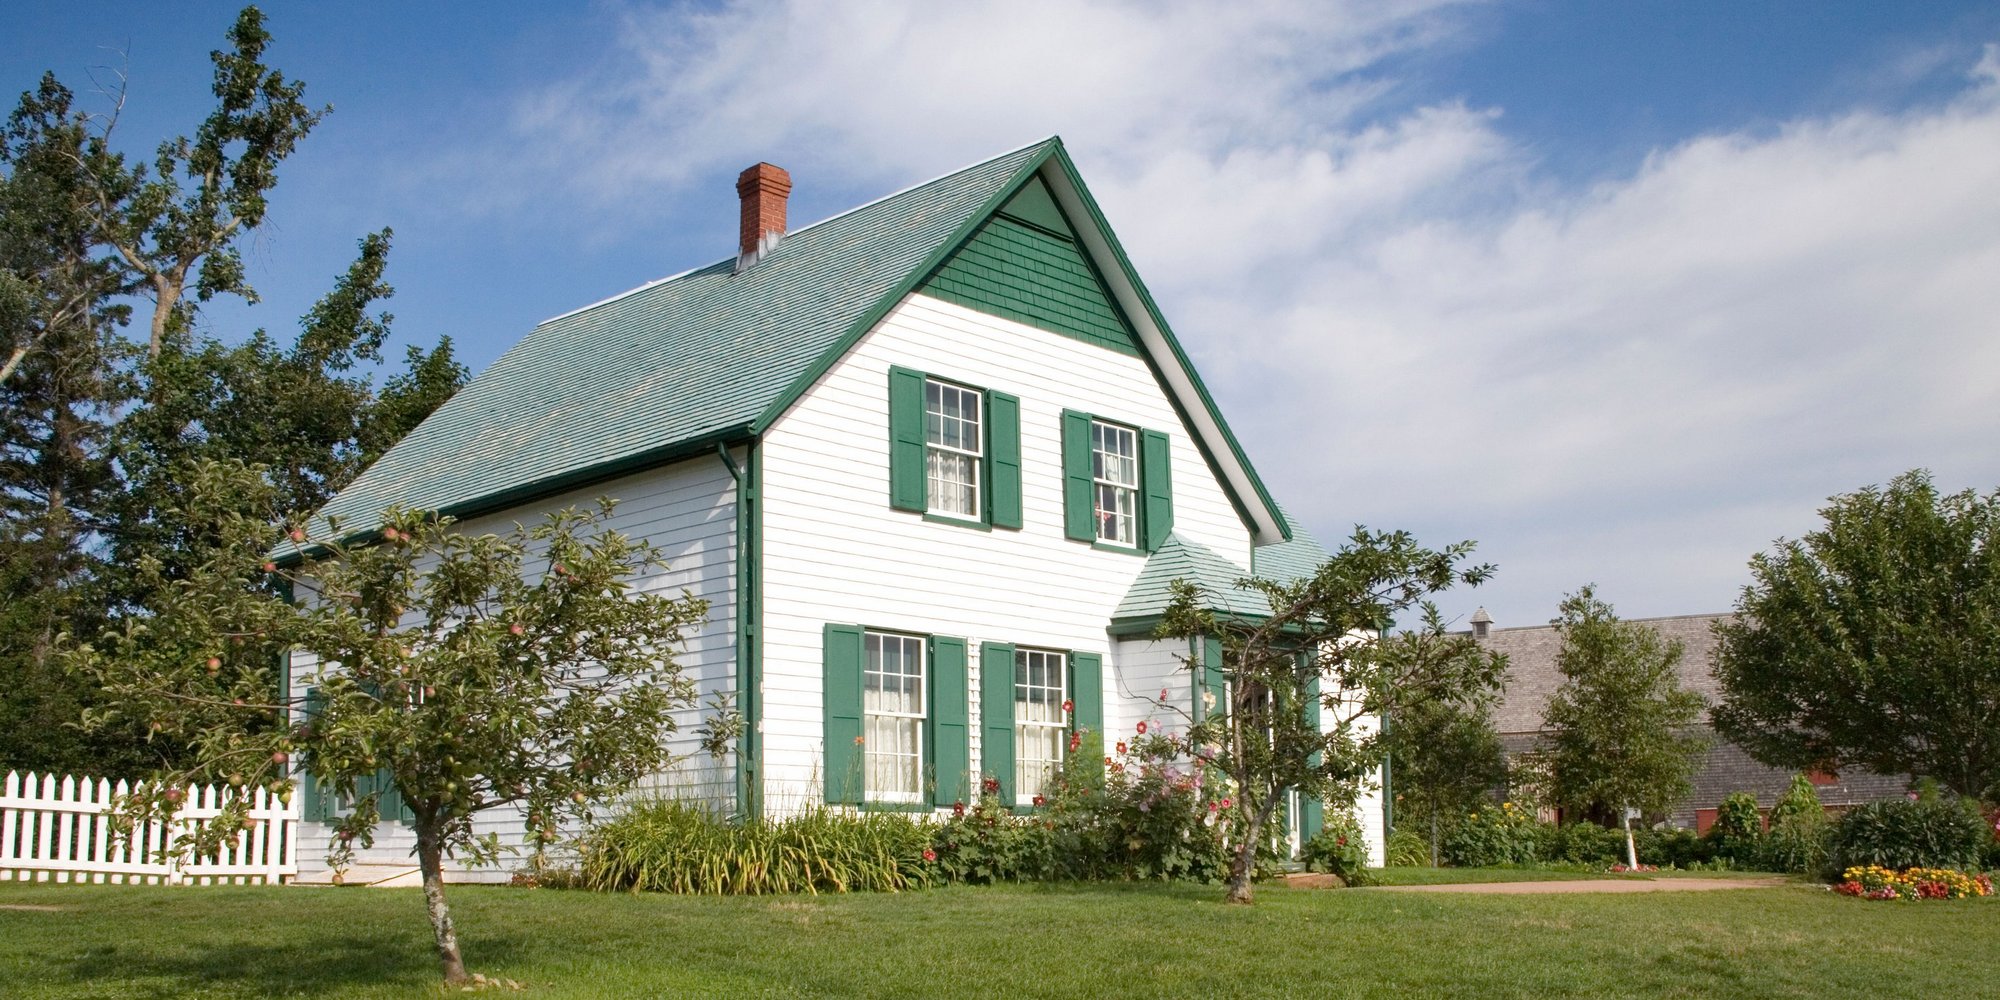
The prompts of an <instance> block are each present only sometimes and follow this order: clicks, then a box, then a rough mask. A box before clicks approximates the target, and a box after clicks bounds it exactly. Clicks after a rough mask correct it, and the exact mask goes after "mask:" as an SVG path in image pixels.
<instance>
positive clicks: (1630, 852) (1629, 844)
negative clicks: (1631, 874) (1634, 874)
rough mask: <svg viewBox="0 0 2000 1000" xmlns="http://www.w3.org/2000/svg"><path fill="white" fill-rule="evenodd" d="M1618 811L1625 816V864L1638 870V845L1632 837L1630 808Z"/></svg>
mask: <svg viewBox="0 0 2000 1000" xmlns="http://www.w3.org/2000/svg"><path fill="white" fill-rule="evenodd" d="M1619 811H1620V812H1622V813H1623V814H1624V816H1625V866H1626V867H1628V868H1630V869H1632V870H1633V871H1638V870H1639V845H1638V843H1637V842H1636V841H1634V840H1633V839H1632V810H1630V809H1621V810H1619Z"/></svg>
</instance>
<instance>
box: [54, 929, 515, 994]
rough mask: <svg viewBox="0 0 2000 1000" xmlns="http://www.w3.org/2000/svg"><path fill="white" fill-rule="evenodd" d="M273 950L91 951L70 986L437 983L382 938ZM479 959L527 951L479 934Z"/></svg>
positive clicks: (307, 990) (315, 988) (231, 989)
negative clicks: (166, 952) (483, 955)
mask: <svg viewBox="0 0 2000 1000" xmlns="http://www.w3.org/2000/svg"><path fill="white" fill-rule="evenodd" d="M274 937H275V938H277V940H273V941H272V942H270V943H268V944H253V943H248V942H242V943H235V942H232V943H227V944H219V943H212V942H205V941H196V942H189V943H188V944H187V945H186V946H185V948H184V950H182V951H180V952H179V953H177V954H173V955H164V954H159V953H157V952H154V951H153V950H151V949H144V948H143V946H133V945H127V946H123V947H120V946H116V945H113V946H109V947H93V948H91V949H89V950H88V951H86V952H84V953H83V954H81V955H79V956H77V958H76V959H75V960H74V961H73V962H71V963H70V964H69V969H68V970H67V971H68V975H67V977H66V980H67V981H68V982H70V983H73V984H76V985H80V986H87V987H91V988H92V995H100V994H99V993H98V992H97V991H98V990H103V991H104V992H103V993H102V994H101V995H105V996H110V995H114V994H115V995H124V993H123V991H124V990H130V989H133V988H135V987H137V986H139V985H140V984H142V983H143V984H145V986H146V987H148V988H149V989H157V990H160V991H161V992H179V991H180V990H189V991H192V990H194V989H196V988H203V989H215V988H218V987H219V988H222V989H223V990H224V991H226V992H228V993H231V994H237V993H240V994H242V995H246V996H277V995H297V994H301V993H303V994H320V993H330V992H341V991H343V990H344V989H349V988H365V987H379V986H388V985H399V986H405V987H412V986H416V987H420V986H427V985H432V984H435V983H437V982H438V981H439V976H438V963H437V958H436V957H435V953H434V952H433V951H432V949H431V945H430V941H429V940H428V938H426V939H425V940H424V941H422V942H421V943H416V942H412V941H410V940H409V939H408V938H407V937H404V936H400V935H391V934H385V933H374V934H370V933H367V932H355V933H346V934H339V933H336V934H326V935H319V934H315V935H314V936H312V937H311V938H310V939H309V940H301V939H298V938H295V937H294V938H290V939H286V938H287V937H288V936H287V935H284V934H283V932H282V929H281V930H280V932H279V933H278V934H275V935H274ZM467 945H468V947H470V948H477V949H478V951H479V953H480V954H485V955H504V954H511V953H515V952H517V951H519V950H521V949H524V948H526V947H528V946H529V942H528V941H527V940H526V939H525V938H522V937H518V936H513V935H508V936H501V937H490V936H486V935H480V936H479V937H478V938H477V939H476V940H473V941H468V942H467Z"/></svg>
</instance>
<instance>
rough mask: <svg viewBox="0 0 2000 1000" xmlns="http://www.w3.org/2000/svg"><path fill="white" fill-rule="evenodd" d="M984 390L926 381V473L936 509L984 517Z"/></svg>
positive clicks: (961, 515)
mask: <svg viewBox="0 0 2000 1000" xmlns="http://www.w3.org/2000/svg"><path fill="white" fill-rule="evenodd" d="M982 395H983V394H982V393H980V392H978V391H976V390H972V389H967V388H964V387H962V386H956V385H952V384H951V383H949V382H940V381H938V380H936V379H926V380H924V472H925V480H926V486H927V488H928V494H927V500H928V501H929V509H930V511H931V512H933V513H938V514H950V515H952V516H955V517H964V518H968V519H971V520H975V521H976V520H978V519H979V518H980V515H981V514H982V512H983V511H984V508H982V507H981V506H980V498H979V490H980V478H981V477H980V474H979V472H980V468H981V466H982V465H983V462H982V461H981V460H982V459H983V458H984V457H985V441H986V437H985V434H984V432H983V431H982V429H981V421H982V415H981V410H982V409H983V408H984V407H983V406H982V405H981V403H982V398H981V397H982Z"/></svg>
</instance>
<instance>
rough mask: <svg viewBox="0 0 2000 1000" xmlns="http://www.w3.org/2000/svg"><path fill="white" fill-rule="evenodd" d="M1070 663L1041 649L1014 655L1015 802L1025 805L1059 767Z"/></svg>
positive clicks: (1066, 717) (1065, 731) (1066, 727)
mask: <svg viewBox="0 0 2000 1000" xmlns="http://www.w3.org/2000/svg"><path fill="white" fill-rule="evenodd" d="M1068 660H1069V658H1068V657H1067V656H1066V655H1064V654H1062V653H1058V652H1051V651H1049V650H1042V649H1017V650H1015V651H1014V747H1015V751H1014V798H1015V801H1016V802H1018V803H1019V804H1022V805H1026V804H1028V803H1031V802H1033V801H1034V800H1035V796H1037V795H1041V794H1043V792H1044V790H1045V789H1046V787H1047V784H1048V781H1049V779H1050V777H1051V776H1052V775H1054V774H1055V772H1056V770H1057V769H1058V768H1060V767H1062V760H1063V746H1064V743H1065V741H1066V740H1067V739H1068V734H1069V712H1068V711H1067V710H1065V709H1064V708H1063V705H1064V703H1066V702H1067V701H1069V697H1070V696H1069V687H1068V674H1069V662H1068Z"/></svg>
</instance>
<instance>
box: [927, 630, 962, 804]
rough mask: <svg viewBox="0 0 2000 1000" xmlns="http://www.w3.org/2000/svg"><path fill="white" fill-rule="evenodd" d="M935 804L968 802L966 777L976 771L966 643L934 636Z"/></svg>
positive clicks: (932, 722)
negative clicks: (974, 766) (966, 664)
mask: <svg viewBox="0 0 2000 1000" xmlns="http://www.w3.org/2000/svg"><path fill="white" fill-rule="evenodd" d="M930 707H931V713H930V714H931V735H930V747H931V771H932V774H933V776H934V777H933V784H932V791H931V801H932V802H934V803H936V804H937V805H941V806H948V805H951V804H952V803H954V802H963V801H965V775H966V772H967V771H969V770H971V769H972V731H971V728H970V725H971V719H970V716H971V693H970V692H969V691H968V690H967V683H966V671H965V640H964V639H955V638H952V637H951V636H944V635H934V636H931V706H930Z"/></svg>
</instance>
